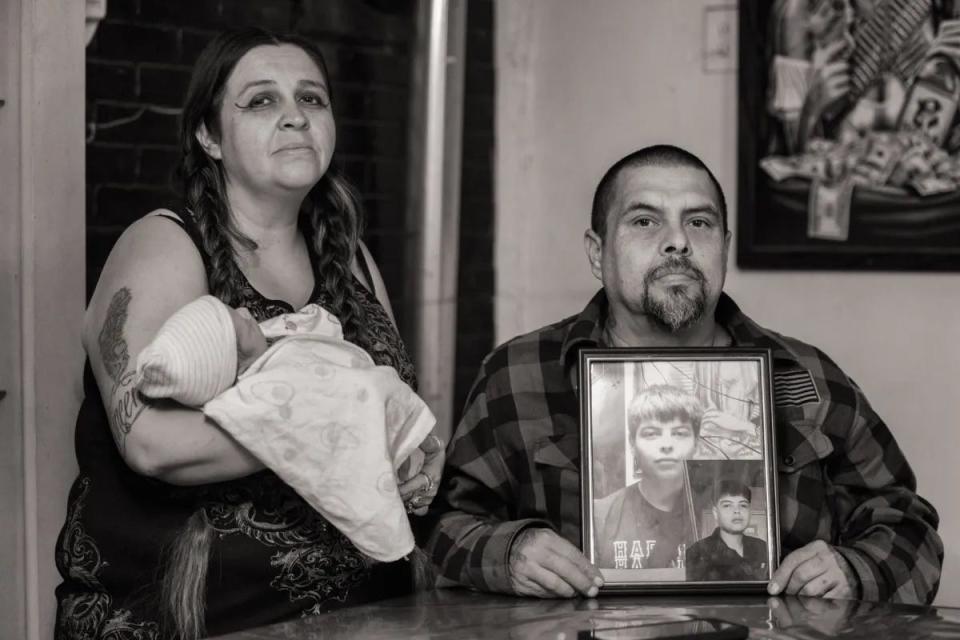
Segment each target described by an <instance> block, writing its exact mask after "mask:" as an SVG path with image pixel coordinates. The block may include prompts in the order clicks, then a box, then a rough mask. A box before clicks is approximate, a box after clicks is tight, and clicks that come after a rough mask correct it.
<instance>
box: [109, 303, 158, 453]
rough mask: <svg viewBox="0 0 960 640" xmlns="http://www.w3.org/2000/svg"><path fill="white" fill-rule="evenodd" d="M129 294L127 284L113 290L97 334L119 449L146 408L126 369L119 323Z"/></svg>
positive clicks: (122, 321)
mask: <svg viewBox="0 0 960 640" xmlns="http://www.w3.org/2000/svg"><path fill="white" fill-rule="evenodd" d="M132 297H133V296H132V295H131V294H130V289H128V288H127V287H122V288H120V289H119V290H118V291H117V292H116V293H115V294H113V298H112V299H111V300H110V306H109V307H108V308H107V317H106V318H105V319H104V321H103V329H101V330H100V338H99V343H100V357H101V358H103V366H104V367H105V368H106V370H107V374H108V375H109V376H110V379H111V380H113V389H112V391H111V393H110V402H111V404H112V405H113V406H112V408H111V415H112V417H113V435H114V438H115V439H116V441H117V446H118V447H119V448H120V452H121V453H122V452H123V450H124V443H125V441H126V437H127V434H128V433H130V430H131V429H132V428H133V423H134V422H135V421H136V419H137V418H138V417H140V414H141V413H143V410H144V409H146V408H147V405H146V403H145V402H144V398H143V396H142V395H140V392H139V391H137V388H136V386H135V384H134V381H135V378H136V371H134V370H132V369H131V370H129V371H128V370H127V366H128V365H129V364H130V353H129V350H128V349H127V341H126V339H124V337H123V327H124V325H125V324H126V322H127V307H129V306H130V300H131V299H132Z"/></svg>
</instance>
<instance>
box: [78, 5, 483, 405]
mask: <svg viewBox="0 0 960 640" xmlns="http://www.w3.org/2000/svg"><path fill="white" fill-rule="evenodd" d="M107 9H108V10H107V17H106V19H105V20H104V21H103V22H101V23H100V26H99V28H98V29H97V33H96V36H95V37H94V39H93V41H92V42H91V43H90V45H89V46H88V47H87V65H86V68H87V122H88V130H87V137H88V143H87V203H86V205H87V263H88V264H87V290H88V296H89V294H90V293H92V291H93V287H94V285H95V284H96V281H97V278H98V277H99V274H100V271H101V269H102V267H103V263H104V261H105V260H106V257H107V255H108V253H109V251H110V249H111V247H112V246H113V244H114V242H115V241H116V239H117V238H118V237H119V235H120V233H121V232H122V231H123V229H124V228H125V227H126V226H127V225H129V224H130V223H131V222H132V221H134V220H136V219H137V218H139V217H141V216H142V215H144V214H145V213H147V212H149V211H151V210H153V209H156V208H157V207H159V206H175V205H176V202H177V198H176V196H175V195H174V193H173V190H172V188H171V185H172V181H171V173H172V169H173V166H174V163H175V161H176V158H177V147H176V135H177V133H176V132H177V114H178V111H179V106H180V105H181V104H182V102H183V99H184V95H185V93H186V88H187V82H188V78H189V74H190V69H191V68H192V65H193V62H194V61H195V60H196V58H197V56H198V55H199V53H200V50H201V49H202V48H203V46H204V45H205V44H206V43H207V42H208V41H209V40H210V39H211V38H212V37H213V36H214V35H215V34H216V33H217V32H219V31H221V30H223V29H226V28H231V27H236V26H241V25H246V24H255V25H260V26H264V27H266V28H268V29H273V30H276V31H297V32H299V33H302V34H304V35H307V36H308V37H311V38H313V39H314V40H315V41H316V42H317V43H318V45H319V46H320V48H321V50H322V51H323V53H324V56H325V58H326V60H327V64H328V66H329V70H330V76H331V78H330V81H331V85H332V88H333V95H334V109H335V112H336V116H337V152H336V157H335V162H337V163H338V164H339V166H340V167H341V168H342V169H343V170H344V172H345V173H346V175H347V177H348V178H349V179H350V180H351V182H352V183H353V184H354V185H355V186H356V187H358V189H359V190H360V192H361V194H362V195H363V204H364V208H365V211H366V215H367V231H366V234H365V241H366V243H367V245H368V246H369V247H370V250H371V252H372V254H373V256H374V258H375V259H376V261H377V264H378V265H379V267H380V270H381V272H382V273H383V276H384V280H385V281H386V285H387V290H388V291H389V292H390V296H391V302H392V304H393V307H394V310H395V311H396V312H397V316H398V322H399V323H400V324H401V331H402V332H403V333H404V334H408V333H409V332H408V331H406V330H405V329H407V328H406V327H404V326H403V323H404V320H405V318H407V317H409V312H408V311H407V308H408V306H409V305H408V299H409V297H410V294H411V292H412V287H411V283H410V279H409V278H408V277H407V276H406V274H405V264H406V262H405V256H406V253H407V251H409V250H410V248H411V242H412V237H411V235H412V234H411V232H409V231H408V226H409V225H407V224H406V220H405V219H404V216H405V214H404V210H405V206H406V189H407V182H406V180H407V176H406V156H407V146H408V139H407V132H408V107H409V102H410V94H409V86H410V79H411V74H410V55H411V51H412V47H413V43H414V37H415V3H414V2H413V1H412V0H270V1H269V2H267V1H261V0H111V2H109V3H108V6H107ZM492 24H493V3H492V0H469V2H468V27H467V29H468V37H467V73H466V103H465V113H464V145H463V148H464V163H463V185H464V192H463V198H462V203H463V212H462V215H463V221H462V225H461V229H462V231H461V237H462V246H461V250H460V255H461V266H460V301H461V304H462V305H463V306H462V308H461V313H460V314H459V321H458V331H459V339H458V343H457V357H458V369H457V381H456V407H457V408H458V409H459V407H460V406H461V405H462V399H463V397H464V396H465V394H466V392H467V385H469V383H470V380H469V379H468V378H472V376H473V375H474V374H475V373H476V369H477V366H478V365H479V363H480V360H481V359H482V357H483V355H485V354H486V352H487V351H489V349H490V346H491V342H492V336H493V327H492V322H493V312H492V306H491V304H492V299H493V271H492V267H491V260H492V242H493V238H492V231H493V215H492V207H493V197H492V192H491V189H492V181H491V175H492V166H491V162H492V146H493V106H492V105H493V66H492V49H493V46H492V33H491V30H492Z"/></svg>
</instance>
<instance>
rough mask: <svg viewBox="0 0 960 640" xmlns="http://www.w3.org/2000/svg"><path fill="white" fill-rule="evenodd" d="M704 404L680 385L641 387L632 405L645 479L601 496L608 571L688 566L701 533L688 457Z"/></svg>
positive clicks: (601, 543)
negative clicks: (688, 551)
mask: <svg viewBox="0 0 960 640" xmlns="http://www.w3.org/2000/svg"><path fill="white" fill-rule="evenodd" d="M702 415H703V408H702V407H701V405H700V403H699V401H698V400H697V399H696V398H695V397H694V396H692V395H690V394H688V393H686V392H684V391H683V390H681V389H678V388H677V387H673V386H669V385H654V386H650V387H647V388H645V389H643V390H641V391H640V392H639V393H638V394H637V395H636V396H635V397H634V399H633V400H632V401H631V402H630V405H629V407H628V409H627V426H628V439H627V443H626V446H627V447H632V449H633V458H634V460H635V461H636V465H637V467H638V469H639V473H640V480H639V481H637V482H634V483H632V484H629V485H627V486H626V487H623V488H622V489H620V490H618V491H616V492H614V493H613V494H611V495H609V496H606V497H604V498H600V499H597V500H594V514H593V516H594V524H595V531H596V537H595V540H596V546H595V549H596V558H595V564H596V566H597V567H598V568H601V569H668V568H676V569H679V568H682V567H683V565H684V557H685V553H686V549H687V546H688V545H690V544H692V543H693V542H694V541H696V539H697V526H696V519H695V517H694V515H693V513H694V512H693V505H692V500H691V498H690V491H689V488H688V486H687V481H686V478H687V474H686V470H685V466H684V465H685V461H686V460H687V459H688V458H689V457H690V456H691V455H692V454H693V452H694V450H695V449H696V444H697V438H698V437H699V433H700V419H701V417H702Z"/></svg>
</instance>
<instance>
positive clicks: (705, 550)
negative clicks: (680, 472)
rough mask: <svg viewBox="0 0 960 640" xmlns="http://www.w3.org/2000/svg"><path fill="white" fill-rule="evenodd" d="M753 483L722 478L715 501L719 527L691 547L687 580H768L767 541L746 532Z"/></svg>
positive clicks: (714, 509)
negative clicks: (749, 484)
mask: <svg viewBox="0 0 960 640" xmlns="http://www.w3.org/2000/svg"><path fill="white" fill-rule="evenodd" d="M750 499H751V494H750V487H748V486H747V485H745V484H743V483H741V482H737V481H733V480H722V481H720V483H719V484H718V485H717V490H716V493H715V494H714V501H713V517H714V519H716V521H717V527H716V528H715V529H714V530H713V533H711V534H710V535H709V536H707V537H706V538H703V539H702V540H700V541H699V542H697V543H695V544H693V545H691V546H690V547H689V548H687V560H686V567H687V580H688V581H715V580H733V581H740V580H767V579H768V578H769V576H768V571H767V543H766V542H764V541H763V540H761V539H760V538H755V537H753V536H748V535H746V534H745V533H744V532H745V531H746V530H747V527H749V526H750Z"/></svg>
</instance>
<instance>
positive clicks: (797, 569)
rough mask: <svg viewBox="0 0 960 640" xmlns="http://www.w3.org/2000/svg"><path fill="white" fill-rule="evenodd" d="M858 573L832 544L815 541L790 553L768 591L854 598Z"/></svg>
mask: <svg viewBox="0 0 960 640" xmlns="http://www.w3.org/2000/svg"><path fill="white" fill-rule="evenodd" d="M857 584H858V581H857V576H856V574H855V573H854V572H853V568H852V567H851V566H850V563H849V562H847V561H846V559H845V558H844V557H843V556H842V555H840V553H839V552H838V551H837V550H836V549H835V548H834V547H832V546H831V545H829V544H827V543H826V542H824V541H823V540H814V541H813V542H811V543H810V544H808V545H805V546H803V547H800V548H799V549H797V550H796V551H793V552H791V553H789V554H787V557H786V558H784V559H783V562H782V563H781V564H780V566H779V567H778V568H777V570H776V571H775V572H774V574H773V579H772V580H771V581H770V584H769V586H768V587H767V591H768V592H769V593H770V594H771V595H774V596H775V595H778V594H781V593H787V594H794V595H801V596H822V597H824V598H855V597H856V596H857Z"/></svg>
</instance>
